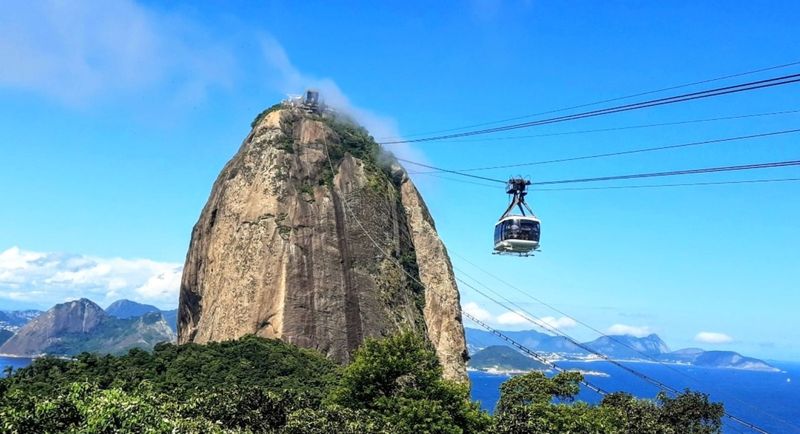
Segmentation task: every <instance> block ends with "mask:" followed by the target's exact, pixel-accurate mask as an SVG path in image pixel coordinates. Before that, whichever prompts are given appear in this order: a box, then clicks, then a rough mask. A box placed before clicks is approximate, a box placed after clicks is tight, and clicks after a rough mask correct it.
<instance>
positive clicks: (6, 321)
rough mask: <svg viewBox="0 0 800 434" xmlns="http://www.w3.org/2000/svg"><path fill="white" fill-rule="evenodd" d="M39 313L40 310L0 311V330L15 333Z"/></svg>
mask: <svg viewBox="0 0 800 434" xmlns="http://www.w3.org/2000/svg"><path fill="white" fill-rule="evenodd" d="M41 313H42V311H40V310H10V311H2V310H0V330H9V331H12V332H13V331H16V330H17V329H19V328H20V327H22V326H24V325H25V324H27V323H28V321H30V320H32V319H34V318H36V317H37V316H39V314H41Z"/></svg>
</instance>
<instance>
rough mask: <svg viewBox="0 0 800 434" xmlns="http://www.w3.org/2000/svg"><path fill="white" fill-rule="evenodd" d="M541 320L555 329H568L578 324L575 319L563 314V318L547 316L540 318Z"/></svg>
mask: <svg viewBox="0 0 800 434" xmlns="http://www.w3.org/2000/svg"><path fill="white" fill-rule="evenodd" d="M540 321H541V322H543V323H545V324H547V325H548V326H549V327H550V328H555V329H568V328H572V327H575V326H576V325H578V323H576V322H575V320H574V319H572V318H568V317H565V316H562V317H561V318H556V317H552V316H545V317H542V318H540Z"/></svg>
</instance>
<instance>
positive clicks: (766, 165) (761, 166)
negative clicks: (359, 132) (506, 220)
mask: <svg viewBox="0 0 800 434" xmlns="http://www.w3.org/2000/svg"><path fill="white" fill-rule="evenodd" d="M398 160H399V161H404V162H407V163H410V164H415V165H417V166H420V167H427V168H429V169H434V170H437V171H439V172H445V173H452V174H455V175H460V176H466V177H469V178H476V179H482V180H484V181H492V182H498V183H503V184H505V183H506V182H508V181H507V180H503V179H497V178H489V177H486V176H478V175H472V174H469V173H463V172H460V171H457V170H449V169H442V168H440V167H435V166H430V165H427V164H422V163H416V162H413V161H409V160H405V159H401V158H398ZM790 166H800V160H787V161H775V162H770V163H754V164H743V165H738V166H721V167H705V168H700V169H684V170H672V171H665V172H651V173H634V174H629V175H615V176H599V177H595V178H576V179H560V180H552V181H537V182H535V183H533V185H535V186H536V185H554V184H572V183H580V182H598V181H616V180H623V179H639V178H656V177H664V176H680V175H699V174H705V173H718V172H735V171H745V170H756V169H771V168H777V167H790Z"/></svg>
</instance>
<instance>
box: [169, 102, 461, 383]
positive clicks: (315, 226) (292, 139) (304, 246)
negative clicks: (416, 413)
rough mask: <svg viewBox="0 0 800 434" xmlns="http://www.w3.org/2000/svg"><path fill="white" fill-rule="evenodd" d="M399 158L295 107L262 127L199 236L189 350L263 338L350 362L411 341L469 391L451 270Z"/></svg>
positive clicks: (182, 329) (190, 285)
mask: <svg viewBox="0 0 800 434" xmlns="http://www.w3.org/2000/svg"><path fill="white" fill-rule="evenodd" d="M329 157H330V158H329ZM392 160H393V159H392V158H390V157H387V156H385V155H383V154H382V152H381V151H380V149H379V147H378V145H377V144H375V142H374V141H373V140H372V138H371V137H369V136H368V135H367V134H366V132H365V131H363V130H362V129H360V128H358V127H354V126H352V125H350V124H348V123H346V122H343V121H341V120H337V119H332V118H330V117H320V116H316V115H308V114H305V113H302V112H300V111H299V110H297V109H287V108H277V109H276V110H273V111H271V112H270V113H267V114H265V115H264V116H261V117H260V119H259V120H258V121H257V122H256V123H255V126H254V129H253V131H252V132H251V133H250V134H249V135H248V137H247V138H246V139H245V141H244V143H243V145H242V146H241V148H240V149H239V152H238V153H237V154H236V155H235V156H234V157H233V159H232V160H231V161H230V162H229V163H228V164H227V165H226V166H225V168H224V169H223V170H222V173H221V174H220V176H219V177H218V178H217V181H216V182H215V183H214V186H213V188H212V191H211V195H210V197H209V200H208V203H207V204H206V206H205V207H204V208H203V211H202V213H201V215H200V218H199V220H198V222H197V224H196V225H195V227H194V229H193V231H192V238H191V243H190V246H189V251H188V253H187V256H186V264H185V267H184V274H183V279H182V283H181V292H180V303H179V310H178V340H179V342H180V343H185V342H199V343H204V342H209V341H220V340H228V339H235V338H238V337H240V336H242V335H245V334H248V333H254V334H256V335H259V336H264V337H273V338H281V339H283V340H285V341H288V342H291V343H294V344H297V345H300V346H303V347H307V348H314V349H317V350H319V351H321V352H323V353H324V354H326V355H328V356H329V357H331V358H333V359H335V360H337V361H339V362H347V361H348V360H350V358H351V356H352V354H353V351H354V350H355V349H356V348H357V347H358V346H359V345H360V343H361V342H362V341H363V340H364V339H365V338H368V337H380V336H385V335H389V334H392V333H395V332H397V331H398V330H403V329H412V330H417V331H419V332H420V333H424V334H426V335H427V336H428V338H429V339H430V341H431V343H432V344H433V346H434V347H435V348H436V351H437V354H438V356H439V358H440V360H441V361H442V364H443V366H444V371H445V376H446V377H448V378H453V379H460V380H465V379H466V374H465V366H464V363H465V358H466V347H465V343H464V331H463V326H462V323H461V311H460V306H459V295H458V291H457V288H456V285H455V280H454V277H453V273H452V268H451V265H450V260H449V258H448V256H447V252H446V250H445V248H444V245H443V244H442V242H441V240H440V239H439V237H438V235H437V234H436V230H435V227H434V224H433V220H432V219H431V216H430V214H429V213H428V210H427V208H426V207H425V204H424V202H423V201H422V199H421V197H420V196H419V193H418V192H417V190H416V188H415V187H414V185H413V184H412V182H411V181H410V180H409V179H408V177H407V175H406V173H405V171H404V170H403V169H402V168H401V167H400V166H399V165H397V164H396V163H393V162H392Z"/></svg>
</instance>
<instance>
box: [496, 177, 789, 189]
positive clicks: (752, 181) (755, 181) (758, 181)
mask: <svg viewBox="0 0 800 434" xmlns="http://www.w3.org/2000/svg"><path fill="white" fill-rule="evenodd" d="M797 181H800V178H770V179H742V180H738V181H716V182H684V183H678V184H650V185H607V186H604V187H566V188H532V189H531V191H536V192H539V191H585V190H627V189H640V188H667V187H702V186H707V185H735V184H767V183H773V182H797ZM487 186H488V185H487Z"/></svg>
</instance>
